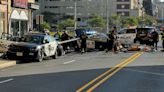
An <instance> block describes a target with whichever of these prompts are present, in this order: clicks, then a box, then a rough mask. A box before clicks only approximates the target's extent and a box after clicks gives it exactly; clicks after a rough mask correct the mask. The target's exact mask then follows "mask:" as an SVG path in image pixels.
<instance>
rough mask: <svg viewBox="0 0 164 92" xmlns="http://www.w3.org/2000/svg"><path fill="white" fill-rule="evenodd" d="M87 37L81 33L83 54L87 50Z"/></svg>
mask: <svg viewBox="0 0 164 92" xmlns="http://www.w3.org/2000/svg"><path fill="white" fill-rule="evenodd" d="M87 38H88V37H87V35H86V33H85V32H83V33H82V34H81V36H80V39H81V52H82V53H84V52H86V50H87Z"/></svg>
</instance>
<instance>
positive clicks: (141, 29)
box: [137, 28, 154, 33]
mask: <svg viewBox="0 0 164 92" xmlns="http://www.w3.org/2000/svg"><path fill="white" fill-rule="evenodd" d="M153 30H154V29H153V28H138V29H137V32H138V33H150V32H152V31H153Z"/></svg>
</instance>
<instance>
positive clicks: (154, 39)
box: [151, 30, 159, 50]
mask: <svg viewBox="0 0 164 92" xmlns="http://www.w3.org/2000/svg"><path fill="white" fill-rule="evenodd" d="M151 37H152V46H153V48H154V49H155V50H158V48H157V45H158V41H159V34H158V33H157V31H156V30H154V31H153V32H152V33H151Z"/></svg>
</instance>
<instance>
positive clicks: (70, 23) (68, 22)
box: [57, 19, 75, 30]
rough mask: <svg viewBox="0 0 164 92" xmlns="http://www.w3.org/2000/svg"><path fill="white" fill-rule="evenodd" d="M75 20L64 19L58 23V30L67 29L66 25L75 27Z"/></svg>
mask: <svg viewBox="0 0 164 92" xmlns="http://www.w3.org/2000/svg"><path fill="white" fill-rule="evenodd" d="M74 23H75V22H74V20H72V19H66V20H63V21H62V22H61V23H58V24H57V29H58V30H63V29H65V28H66V27H73V26H74Z"/></svg>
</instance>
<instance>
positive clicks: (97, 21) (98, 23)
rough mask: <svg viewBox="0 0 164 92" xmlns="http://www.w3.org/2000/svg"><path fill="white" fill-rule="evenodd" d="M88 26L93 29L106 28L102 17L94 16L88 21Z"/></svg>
mask: <svg viewBox="0 0 164 92" xmlns="http://www.w3.org/2000/svg"><path fill="white" fill-rule="evenodd" d="M88 24H89V25H90V26H91V27H102V28H103V27H105V20H104V19H103V18H102V17H101V16H97V15H93V17H92V18H91V19H89V20H88Z"/></svg>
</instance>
